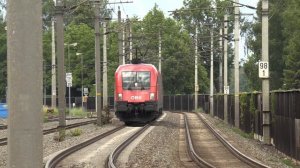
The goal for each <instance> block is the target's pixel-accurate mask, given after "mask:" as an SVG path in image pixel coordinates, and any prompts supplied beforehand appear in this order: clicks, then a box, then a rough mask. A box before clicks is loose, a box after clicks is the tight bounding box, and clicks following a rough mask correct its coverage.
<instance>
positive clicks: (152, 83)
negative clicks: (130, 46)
mask: <svg viewBox="0 0 300 168" xmlns="http://www.w3.org/2000/svg"><path fill="white" fill-rule="evenodd" d="M114 97H115V112H116V116H117V117H118V118H119V119H120V120H121V121H124V122H125V124H131V123H147V122H149V121H152V120H154V119H155V118H157V117H158V116H159V115H160V114H162V108H163V85H162V77H161V74H160V72H159V71H158V70H157V69H156V67H155V66H154V65H152V64H143V63H140V62H136V63H133V64H125V65H120V66H119V67H118V68H117V70H116V72H115V96H114Z"/></svg>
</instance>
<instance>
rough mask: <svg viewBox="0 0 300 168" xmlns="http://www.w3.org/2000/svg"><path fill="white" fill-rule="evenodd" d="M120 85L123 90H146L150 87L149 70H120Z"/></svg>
mask: <svg viewBox="0 0 300 168" xmlns="http://www.w3.org/2000/svg"><path fill="white" fill-rule="evenodd" d="M122 85H123V89H124V90H148V89H149V88H150V72H147V71H142V72H141V71H139V72H137V71H126V72H122Z"/></svg>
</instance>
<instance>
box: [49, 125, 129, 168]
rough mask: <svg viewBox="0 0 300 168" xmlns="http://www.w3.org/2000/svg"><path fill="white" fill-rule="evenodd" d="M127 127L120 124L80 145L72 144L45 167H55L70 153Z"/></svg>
mask: <svg viewBox="0 0 300 168" xmlns="http://www.w3.org/2000/svg"><path fill="white" fill-rule="evenodd" d="M123 128H125V126H124V125H122V126H120V127H117V128H115V129H112V130H110V131H107V132H105V133H103V134H101V135H98V136H96V137H94V138H91V139H89V140H87V141H85V142H83V143H80V144H78V145H75V146H72V147H70V148H68V149H66V150H63V151H62V152H60V153H59V154H57V155H56V156H54V157H53V158H51V159H50V160H48V161H47V163H46V165H45V168H54V167H55V166H56V165H57V164H58V163H59V162H60V161H62V160H63V159H64V158H66V157H67V156H69V155H70V154H72V153H74V152H76V151H78V150H80V149H82V148H84V147H86V146H88V145H90V144H92V143H95V142H97V141H99V140H101V139H103V138H105V137H107V136H109V135H111V134H113V133H115V132H117V131H119V130H121V129H123Z"/></svg>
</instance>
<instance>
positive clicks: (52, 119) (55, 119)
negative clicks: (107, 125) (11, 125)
mask: <svg viewBox="0 0 300 168" xmlns="http://www.w3.org/2000/svg"><path fill="white" fill-rule="evenodd" d="M92 118H95V117H92ZM79 119H84V118H82V117H74V118H66V120H79ZM55 121H59V118H58V117H55V118H51V119H48V121H47V122H55ZM6 129H7V125H0V130H6Z"/></svg>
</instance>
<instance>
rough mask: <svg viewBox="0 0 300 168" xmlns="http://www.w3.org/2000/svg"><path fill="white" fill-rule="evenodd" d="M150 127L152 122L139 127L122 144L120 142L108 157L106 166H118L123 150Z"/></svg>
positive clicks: (111, 167)
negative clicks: (117, 161) (116, 163)
mask: <svg viewBox="0 0 300 168" xmlns="http://www.w3.org/2000/svg"><path fill="white" fill-rule="evenodd" d="M149 127H150V124H147V125H145V126H143V127H142V128H141V129H139V130H138V131H137V132H136V133H135V134H133V135H132V136H130V137H129V138H127V139H126V140H125V141H124V142H123V143H122V144H120V145H119V146H118V147H117V148H116V149H115V150H114V151H113V152H112V153H111V154H110V155H109V156H108V158H107V163H106V167H108V168H116V165H115V162H116V160H117V158H118V156H119V155H120V154H121V152H122V151H123V150H124V149H125V148H126V147H127V146H128V145H129V144H130V143H131V142H133V141H134V140H135V139H136V138H137V137H138V136H140V135H141V134H142V133H143V132H145V131H146V130H147V129H148V128H149Z"/></svg>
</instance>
